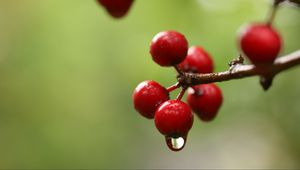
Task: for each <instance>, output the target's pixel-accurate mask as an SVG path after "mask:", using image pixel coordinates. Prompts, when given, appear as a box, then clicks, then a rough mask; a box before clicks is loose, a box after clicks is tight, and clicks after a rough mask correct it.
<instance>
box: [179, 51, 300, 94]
mask: <svg viewBox="0 0 300 170" xmlns="http://www.w3.org/2000/svg"><path fill="white" fill-rule="evenodd" d="M299 64H300V50H298V51H295V52H293V53H290V54H288V55H285V56H283V57H280V58H277V59H276V60H275V61H274V63H273V64H270V65H264V66H260V67H256V66H255V65H244V64H242V63H240V62H237V63H234V64H233V65H232V66H231V67H230V69H229V70H227V71H224V72H219V73H208V74H197V73H184V74H183V75H179V76H178V81H179V82H181V84H185V85H188V86H195V85H198V84H208V83H214V82H223V81H229V80H233V79H241V78H246V77H251V76H260V77H262V78H263V79H262V80H263V81H265V80H269V82H261V83H269V85H266V86H270V85H271V82H272V79H273V78H274V77H275V76H276V75H277V74H278V73H280V72H281V71H284V70H287V69H289V68H292V67H294V66H296V65H299ZM263 86H264V85H263ZM264 88H265V87H264ZM265 89H268V87H266V88H265Z"/></svg>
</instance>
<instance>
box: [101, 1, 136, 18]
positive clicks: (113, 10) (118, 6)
mask: <svg viewBox="0 0 300 170" xmlns="http://www.w3.org/2000/svg"><path fill="white" fill-rule="evenodd" d="M97 1H98V2H99V3H100V4H101V5H102V6H103V7H105V9H106V10H107V12H108V13H109V14H110V15H111V16H113V17H115V18H121V17H123V16H125V15H126V14H127V13H128V11H129V9H130V7H131V5H132V3H133V0H97Z"/></svg>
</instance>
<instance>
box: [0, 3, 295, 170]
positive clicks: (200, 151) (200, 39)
mask: <svg viewBox="0 0 300 170" xmlns="http://www.w3.org/2000/svg"><path fill="white" fill-rule="evenodd" d="M269 7H270V1H265V0H227V1H224V0H136V2H135V4H134V6H133V8H132V10H131V11H130V13H129V15H128V16H127V17H126V18H124V19H122V20H114V19H112V18H111V17H110V16H109V15H107V13H106V12H105V11H104V9H103V8H101V7H100V6H99V5H98V4H97V3H96V1H95V0H0V168H3V169H8V168H30V169H31V168H50V169H52V168H122V169H123V168H129V169H133V168H138V169H142V168H299V167H300V107H299V104H300V103H299V101H300V97H299V94H300V79H299V75H300V67H296V68H294V69H291V70H288V71H286V72H284V73H282V74H280V75H278V76H277V77H276V80H275V82H274V85H273V87H272V88H271V89H270V90H269V91H268V92H267V93H266V92H264V91H263V90H262V88H261V87H260V85H259V83H258V78H257V77H253V78H248V79H243V80H235V81H230V82H224V83H220V84H219V85H220V87H221V88H222V90H223V93H224V98H225V100H224V104H223V107H222V109H221V110H220V112H219V116H218V117H217V119H216V120H215V121H213V122H212V123H209V124H207V123H202V122H200V121H199V120H198V119H195V121H194V126H193V128H192V130H191V132H190V134H189V139H188V143H187V145H186V148H185V149H184V150H183V151H181V152H179V153H173V152H171V151H169V150H168V148H167V146H166V145H165V142H164V138H163V136H162V135H160V134H159V133H158V131H157V130H156V129H155V126H154V123H153V121H151V120H150V121H149V120H146V119H144V118H142V117H141V116H139V115H138V113H137V112H136V111H135V110H134V109H133V106H132V101H131V94H132V91H133V89H134V88H135V87H136V85H137V84H138V83H139V82H141V81H143V80H147V79H153V80H156V81H158V82H160V83H161V84H162V85H164V86H169V85H171V84H173V83H175V81H176V79H175V71H174V70H173V69H169V68H161V67H159V66H157V65H156V64H155V63H154V62H152V60H151V57H150V55H149V53H148V51H149V49H148V48H149V43H150V41H151V39H152V37H153V36H154V35H155V34H156V33H158V32H159V31H162V30H169V29H173V30H178V31H180V32H182V33H184V34H185V35H186V37H187V38H188V40H189V42H190V45H201V46H203V47H204V48H206V49H207V51H209V52H210V53H211V54H212V56H213V57H214V61H215V66H216V71H222V70H226V69H227V68H228V66H227V63H228V62H229V61H230V60H231V59H232V58H234V57H235V56H237V54H238V48H237V45H236V31H237V30H238V28H239V27H240V26H241V25H243V24H245V23H247V22H252V21H262V20H263V19H264V18H265V16H266V13H267V11H268V10H269ZM299 18H300V10H299V9H297V8H295V7H292V6H288V5H284V6H282V7H281V8H280V10H279V12H278V16H277V18H276V22H275V25H276V27H277V28H278V30H279V31H280V32H281V34H282V36H283V38H284V41H285V48H284V50H283V51H282V54H287V53H289V52H292V51H295V50H297V49H299V48H300V41H299V40H300V19H299Z"/></svg>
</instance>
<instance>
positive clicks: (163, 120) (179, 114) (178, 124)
mask: <svg viewBox="0 0 300 170" xmlns="http://www.w3.org/2000/svg"><path fill="white" fill-rule="evenodd" d="M154 120H155V125H156V128H157V129H158V130H159V132H160V133H161V134H163V135H165V136H168V137H183V136H186V135H187V134H188V132H189V130H190V129H191V128H192V126H193V114H192V112H191V109H190V107H189V106H188V105H187V104H185V103H183V102H182V101H180V100H169V101H166V102H165V103H163V104H162V105H161V106H160V107H159V108H158V109H157V111H156V113H155V117H154Z"/></svg>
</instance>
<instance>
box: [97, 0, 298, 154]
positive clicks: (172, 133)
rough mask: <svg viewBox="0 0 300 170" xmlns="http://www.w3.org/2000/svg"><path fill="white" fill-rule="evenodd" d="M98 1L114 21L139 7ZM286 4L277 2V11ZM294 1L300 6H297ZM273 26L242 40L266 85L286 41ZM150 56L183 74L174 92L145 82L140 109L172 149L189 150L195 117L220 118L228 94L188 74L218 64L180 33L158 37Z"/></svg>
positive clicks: (245, 31) (258, 27) (127, 0)
mask: <svg viewBox="0 0 300 170" xmlns="http://www.w3.org/2000/svg"><path fill="white" fill-rule="evenodd" d="M97 1H98V2H99V3H100V4H101V5H102V6H103V7H104V8H105V9H106V10H107V12H108V13H109V14H110V15H111V16H112V17H114V18H121V17H123V16H125V15H126V14H127V13H128V11H129V9H130V7H131V6H132V3H133V2H134V0H97ZM283 1H284V0H275V1H274V6H273V12H275V9H276V7H277V5H278V4H279V3H281V2H283ZM290 1H291V2H293V3H296V4H300V3H299V2H297V1H292V0H290ZM273 14H274V13H273ZM271 16H272V15H271ZM271 21H272V17H271V18H270V20H269V21H268V22H267V23H254V24H249V25H247V26H245V27H242V29H241V31H240V33H239V37H238V44H239V46H240V49H241V52H242V53H243V54H244V55H245V56H246V57H247V58H248V59H249V60H250V62H252V63H253V64H254V66H255V68H256V69H257V70H258V71H257V72H258V74H257V75H260V76H261V77H262V80H267V77H268V76H270V75H268V74H269V73H268V71H270V69H269V70H268V69H266V68H267V67H269V66H272V65H273V62H274V61H275V59H276V57H277V56H278V54H279V52H280V49H281V46H282V42H281V41H282V40H281V37H280V35H279V34H278V32H277V31H276V30H275V29H274V28H273V27H272V25H271ZM150 53H151V56H152V59H153V61H154V62H155V63H157V64H158V65H160V66H162V67H174V68H175V69H176V71H177V72H178V74H179V75H178V76H177V77H178V82H177V83H176V84H175V85H173V86H170V87H169V88H165V87H163V86H162V85H160V84H159V83H157V82H155V81H152V80H148V81H144V82H142V83H140V84H139V85H138V86H137V87H136V89H135V90H134V93H133V103H134V107H135V109H136V110H137V111H138V112H139V113H140V114H141V115H142V116H144V117H145V118H148V119H153V118H154V122H155V126H156V128H157V129H158V131H159V132H160V133H161V134H162V135H164V136H165V139H166V143H167V145H168V147H169V148H170V149H171V150H173V151H180V150H181V149H183V147H184V146H185V143H186V139H187V135H188V133H189V131H190V129H191V128H192V126H193V121H194V116H193V113H195V114H196V115H197V116H198V117H199V118H200V120H202V121H205V122H209V121H212V120H213V119H214V118H215V117H216V115H217V113H218V111H219V109H220V107H221V105H222V102H223V97H222V91H221V89H220V88H219V87H218V86H217V85H215V84H201V82H200V85H198V84H199V83H192V82H191V80H190V81H188V80H187V79H188V78H187V76H186V75H187V73H192V74H205V73H212V72H213V68H214V67H213V65H214V63H213V60H212V58H211V56H210V54H209V53H208V52H206V51H205V50H204V49H203V48H202V47H199V46H192V47H189V45H188V41H187V40H186V38H185V36H184V35H182V34H181V33H179V32H176V31H164V32H160V33H158V34H157V35H156V36H155V37H154V38H153V40H152V42H151V46H150ZM269 68H270V67H269ZM271 71H272V69H271ZM211 75H214V74H211ZM272 76H273V75H271V79H270V81H269V84H268V82H267V81H265V82H267V83H262V85H263V86H264V88H265V89H267V88H268V87H269V85H270V82H272V78H273V77H272ZM182 78H183V79H182ZM211 82H215V81H211ZM202 83H203V82H202ZM177 88H181V89H182V90H181V92H180V94H179V95H178V97H177V98H176V99H174V100H172V99H170V97H169V93H170V92H172V91H174V90H175V89H177ZM186 91H187V99H186V103H185V102H182V98H183V96H184V94H185V92H186ZM192 112H193V113H192Z"/></svg>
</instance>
